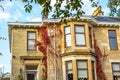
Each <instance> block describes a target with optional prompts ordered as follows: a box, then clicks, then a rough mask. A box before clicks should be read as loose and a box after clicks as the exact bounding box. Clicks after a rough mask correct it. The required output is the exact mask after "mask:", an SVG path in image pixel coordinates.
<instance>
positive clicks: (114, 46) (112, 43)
mask: <svg viewBox="0 0 120 80" xmlns="http://www.w3.org/2000/svg"><path fill="white" fill-rule="evenodd" d="M109 40H110V49H117V42H116V38H110V39H109Z"/></svg>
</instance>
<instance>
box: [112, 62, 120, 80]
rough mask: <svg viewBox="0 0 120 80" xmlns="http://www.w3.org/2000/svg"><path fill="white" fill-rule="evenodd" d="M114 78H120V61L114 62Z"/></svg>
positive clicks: (115, 79)
mask: <svg viewBox="0 0 120 80" xmlns="http://www.w3.org/2000/svg"><path fill="white" fill-rule="evenodd" d="M112 71H113V80H120V63H112Z"/></svg>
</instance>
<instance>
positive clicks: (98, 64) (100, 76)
mask: <svg viewBox="0 0 120 80" xmlns="http://www.w3.org/2000/svg"><path fill="white" fill-rule="evenodd" d="M94 49H95V53H96V73H97V78H98V80H106V76H105V73H104V71H103V68H102V60H101V58H102V57H103V56H102V52H101V50H100V48H99V47H98V46H97V42H96V40H95V39H94Z"/></svg>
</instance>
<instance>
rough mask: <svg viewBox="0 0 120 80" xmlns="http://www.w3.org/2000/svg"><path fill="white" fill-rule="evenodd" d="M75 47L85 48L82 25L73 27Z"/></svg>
mask: <svg viewBox="0 0 120 80" xmlns="http://www.w3.org/2000/svg"><path fill="white" fill-rule="evenodd" d="M75 42H76V46H85V45H86V42H85V29H84V26H83V25H75Z"/></svg>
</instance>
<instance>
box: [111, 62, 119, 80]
mask: <svg viewBox="0 0 120 80" xmlns="http://www.w3.org/2000/svg"><path fill="white" fill-rule="evenodd" d="M114 64H118V65H119V70H115V71H114V70H113V65H114ZM114 72H120V62H113V63H112V77H113V76H114ZM119 78H120V77H119ZM113 80H116V79H114V77H113Z"/></svg>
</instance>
